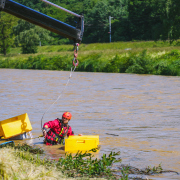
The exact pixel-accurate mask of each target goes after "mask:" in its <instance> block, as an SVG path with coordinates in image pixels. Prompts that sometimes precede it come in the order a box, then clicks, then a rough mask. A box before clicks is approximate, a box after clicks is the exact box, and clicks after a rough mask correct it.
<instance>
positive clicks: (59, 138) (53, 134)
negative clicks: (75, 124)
mask: <svg viewBox="0 0 180 180" xmlns="http://www.w3.org/2000/svg"><path fill="white" fill-rule="evenodd" d="M57 119H58V120H59V126H61V131H60V133H59V134H57V133H56V132H54V131H53V130H52V129H51V139H47V138H46V142H48V143H50V144H52V145H54V144H57V143H58V144H62V145H64V144H65V142H64V137H65V136H66V135H67V133H68V130H69V127H70V126H69V125H68V124H67V126H66V125H64V123H63V121H62V120H61V119H59V118H57ZM64 127H67V129H66V131H65V130H64ZM63 130H64V133H63V134H62V132H63ZM52 139H53V140H55V141H53V140H52Z"/></svg>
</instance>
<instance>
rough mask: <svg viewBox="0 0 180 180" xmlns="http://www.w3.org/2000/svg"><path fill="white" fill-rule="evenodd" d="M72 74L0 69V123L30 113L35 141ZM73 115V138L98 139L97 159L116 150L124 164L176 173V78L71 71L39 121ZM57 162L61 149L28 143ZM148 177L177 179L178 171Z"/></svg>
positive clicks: (179, 115)
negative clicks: (74, 136) (99, 147)
mask: <svg viewBox="0 0 180 180" xmlns="http://www.w3.org/2000/svg"><path fill="white" fill-rule="evenodd" d="M69 74H70V72H64V71H44V70H43V71H41V70H15V69H0V120H4V119H7V118H10V117H13V116H17V115H20V114H24V113H28V116H29V119H30V121H31V124H32V127H33V130H32V134H33V137H37V136H39V135H40V134H41V118H42V115H43V113H44V112H45V111H46V110H47V109H48V108H49V106H50V105H51V104H52V103H53V102H54V101H55V100H56V99H57V97H58V96H59V95H60V94H61V93H62V91H63V89H64V87H65V85H66V83H67V81H68V78H69ZM64 111H70V112H71V113H72V116H73V117H72V120H71V121H70V125H71V127H72V128H73V130H74V132H75V134H79V133H82V134H84V135H97V134H98V135H99V138H100V145H101V149H100V152H99V153H98V155H96V156H99V157H101V155H102V154H103V153H106V154H109V153H110V152H111V151H114V152H117V151H120V152H121V154H120V157H121V158H122V164H126V165H131V166H134V167H137V168H145V167H147V166H151V167H153V166H158V165H159V164H160V163H161V166H162V168H163V169H164V170H173V171H177V172H180V77H174V76H155V75H136V74H118V73H86V72H74V73H73V74H72V77H71V79H70V81H69V84H68V86H67V87H66V89H65V90H64V91H63V93H62V95H61V97H60V99H59V100H58V101H57V102H56V103H55V104H54V105H53V106H52V108H50V110H49V111H48V112H47V113H46V114H45V115H44V118H43V123H44V122H46V121H49V120H54V119H55V118H57V117H60V118H61V115H62V113H63V112H64ZM26 141H27V142H28V143H31V144H35V145H39V146H41V147H42V148H44V149H45V152H46V154H47V156H49V157H51V158H53V159H57V158H59V157H60V156H63V155H64V151H62V150H60V149H58V148H57V146H56V147H55V146H54V147H47V146H45V145H43V143H42V141H43V138H40V139H38V138H36V139H33V140H26ZM150 178H151V179H158V180H160V179H163V180H164V179H180V175H177V174H176V173H164V174H162V175H156V176H151V177H150Z"/></svg>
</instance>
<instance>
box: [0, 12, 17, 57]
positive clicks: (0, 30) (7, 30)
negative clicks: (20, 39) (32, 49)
mask: <svg viewBox="0 0 180 180" xmlns="http://www.w3.org/2000/svg"><path fill="white" fill-rule="evenodd" d="M17 21H18V19H17V18H16V17H14V16H12V15H9V14H7V13H4V12H0V52H1V53H3V54H4V55H6V54H7V51H8V49H9V48H10V47H11V45H12V44H13V42H14V36H13V35H12V33H13V26H15V25H16V24H17Z"/></svg>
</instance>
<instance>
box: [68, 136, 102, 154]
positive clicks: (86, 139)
mask: <svg viewBox="0 0 180 180" xmlns="http://www.w3.org/2000/svg"><path fill="white" fill-rule="evenodd" d="M98 145H99V136H98V135H83V136H77V135H76V136H69V137H68V138H67V139H65V152H77V151H88V150H91V149H94V148H98Z"/></svg>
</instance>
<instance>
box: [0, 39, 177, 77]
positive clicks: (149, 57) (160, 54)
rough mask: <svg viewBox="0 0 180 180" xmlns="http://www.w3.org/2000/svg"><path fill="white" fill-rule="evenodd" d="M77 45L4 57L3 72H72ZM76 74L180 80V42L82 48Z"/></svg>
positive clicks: (0, 64) (0, 59)
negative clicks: (124, 74) (108, 74)
mask: <svg viewBox="0 0 180 180" xmlns="http://www.w3.org/2000/svg"><path fill="white" fill-rule="evenodd" d="M72 59H73V45H59V46H43V47H39V49H38V53H37V54H21V50H20V48H14V49H11V51H10V53H9V54H8V55H7V56H3V55H0V68H16V69H46V70H65V71H66V70H70V67H71V66H72ZM78 60H79V65H78V67H77V69H76V71H87V72H115V73H136V74H155V75H173V76H180V42H174V43H173V44H171V45H170V44H169V43H168V42H162V41H158V42H153V41H142V42H116V43H101V44H100V43H96V44H80V47H79V51H78Z"/></svg>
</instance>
